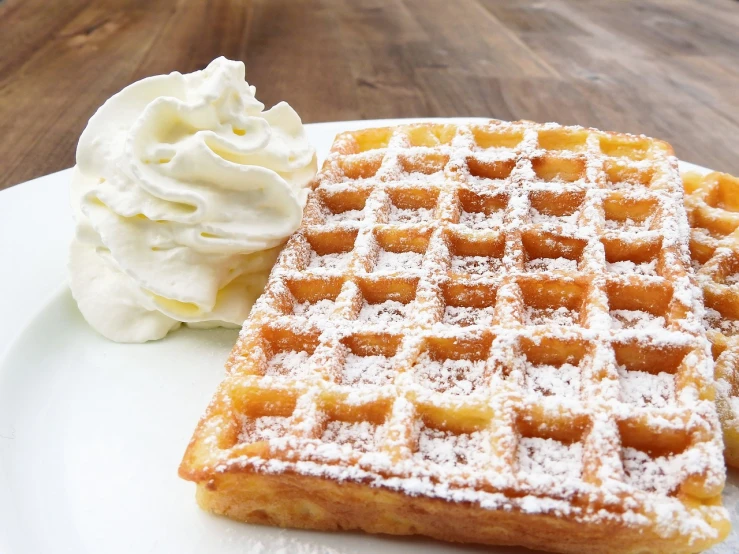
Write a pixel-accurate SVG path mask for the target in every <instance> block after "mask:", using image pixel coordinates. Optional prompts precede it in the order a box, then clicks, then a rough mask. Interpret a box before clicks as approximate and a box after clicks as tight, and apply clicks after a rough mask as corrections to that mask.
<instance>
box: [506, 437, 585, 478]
mask: <svg viewBox="0 0 739 554" xmlns="http://www.w3.org/2000/svg"><path fill="white" fill-rule="evenodd" d="M518 466H519V469H520V470H521V471H522V472H524V473H527V474H529V475H535V476H540V475H546V476H549V477H555V478H557V479H578V478H579V477H580V475H581V474H582V445H581V444H580V443H573V444H564V443H562V442H559V441H556V440H554V439H542V438H539V437H523V438H521V440H520V441H519V443H518Z"/></svg>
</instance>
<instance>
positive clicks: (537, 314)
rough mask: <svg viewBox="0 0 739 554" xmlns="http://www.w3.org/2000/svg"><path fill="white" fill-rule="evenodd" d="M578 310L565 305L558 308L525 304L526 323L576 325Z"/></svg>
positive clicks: (578, 315)
mask: <svg viewBox="0 0 739 554" xmlns="http://www.w3.org/2000/svg"><path fill="white" fill-rule="evenodd" d="M579 317H580V312H578V311H577V310H573V309H570V308H566V307H565V306H560V307H559V308H534V307H532V306H526V320H525V323H526V324H527V325H576V324H577V322H578V319H579Z"/></svg>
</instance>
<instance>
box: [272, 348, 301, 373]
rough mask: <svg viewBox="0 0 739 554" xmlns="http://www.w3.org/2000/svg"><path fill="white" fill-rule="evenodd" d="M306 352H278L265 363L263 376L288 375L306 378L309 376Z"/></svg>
mask: <svg viewBox="0 0 739 554" xmlns="http://www.w3.org/2000/svg"><path fill="white" fill-rule="evenodd" d="M309 358H310V354H309V353H308V352H306V351H296V350H286V351H284V352H278V353H277V354H275V355H274V356H272V359H270V360H269V362H268V363H267V371H266V372H265V375H290V376H292V377H296V378H298V377H307V376H309V375H310V367H309V366H308V359H309Z"/></svg>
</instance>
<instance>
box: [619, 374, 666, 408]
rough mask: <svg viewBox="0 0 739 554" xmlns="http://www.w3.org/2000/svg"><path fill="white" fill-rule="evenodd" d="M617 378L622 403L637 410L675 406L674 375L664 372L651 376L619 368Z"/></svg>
mask: <svg viewBox="0 0 739 554" xmlns="http://www.w3.org/2000/svg"><path fill="white" fill-rule="evenodd" d="M618 376H619V382H620V385H621V399H622V401H623V402H626V403H627V404H631V405H632V406H635V407H637V408H644V407H653V408H667V407H669V406H674V405H675V401H676V395H675V376H674V375H670V374H669V373H665V372H664V371H663V372H660V373H657V374H656V375H653V374H651V373H647V372H645V371H629V370H627V369H626V368H625V367H623V366H619V368H618Z"/></svg>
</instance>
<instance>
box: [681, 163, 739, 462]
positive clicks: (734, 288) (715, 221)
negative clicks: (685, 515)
mask: <svg viewBox="0 0 739 554" xmlns="http://www.w3.org/2000/svg"><path fill="white" fill-rule="evenodd" d="M683 185H684V187H685V207H686V208H687V210H688V218H689V221H690V226H691V235H690V253H691V257H692V258H693V266H694V267H695V270H696V274H697V276H698V282H699V284H700V286H701V287H702V289H703V295H704V301H705V303H706V319H705V326H706V329H707V335H708V338H709V339H710V341H711V345H712V346H713V356H714V358H715V359H716V368H715V373H716V382H717V394H716V406H717V408H718V411H719V417H720V419H721V426H722V427H723V432H724V448H725V450H724V455H725V457H726V463H727V464H729V465H732V466H735V467H739V286H738V285H739V230H737V228H739V213H737V212H739V179H737V178H736V177H732V176H731V175H727V174H726V173H709V174H708V175H705V176H703V175H700V174H698V173H686V174H684V175H683Z"/></svg>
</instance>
